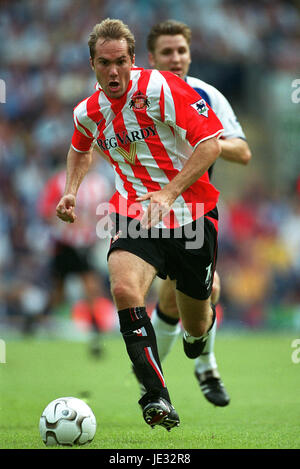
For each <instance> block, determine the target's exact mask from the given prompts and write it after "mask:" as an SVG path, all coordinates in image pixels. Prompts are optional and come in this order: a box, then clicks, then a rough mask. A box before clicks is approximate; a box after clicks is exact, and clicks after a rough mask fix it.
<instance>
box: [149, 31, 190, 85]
mask: <svg viewBox="0 0 300 469" xmlns="http://www.w3.org/2000/svg"><path fill="white" fill-rule="evenodd" d="M149 63H150V65H151V67H153V68H157V69H158V70H162V71H168V72H173V73H175V74H176V75H178V76H179V77H180V78H184V77H185V76H186V75H187V72H188V69H189V66H190V63H191V54H190V48H189V45H188V43H187V42H186V39H185V37H184V36H183V35H182V34H176V35H175V36H170V35H162V36H159V37H158V38H157V40H156V43H155V50H154V53H153V54H152V53H151V52H149Z"/></svg>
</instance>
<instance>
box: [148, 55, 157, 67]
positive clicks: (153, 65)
mask: <svg viewBox="0 0 300 469" xmlns="http://www.w3.org/2000/svg"><path fill="white" fill-rule="evenodd" d="M148 62H149V64H150V66H151V67H152V68H155V62H154V56H153V54H152V52H148Z"/></svg>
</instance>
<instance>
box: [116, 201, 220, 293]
mask: <svg viewBox="0 0 300 469" xmlns="http://www.w3.org/2000/svg"><path fill="white" fill-rule="evenodd" d="M112 220H113V223H114V230H113V233H112V240H111V245H110V249H109V251H108V255H107V257H109V255H110V253H111V252H112V251H114V250H116V249H122V250H124V251H128V252H131V253H132V254H135V255H136V256H138V257H140V258H142V259H143V260H144V261H146V262H148V263H149V264H151V265H153V266H154V267H155V268H156V269H157V275H158V276H159V277H160V278H162V279H165V278H166V277H167V276H169V277H170V278H171V280H174V279H176V288H177V289H178V290H180V291H181V292H182V293H184V294H186V295H188V296H190V297H192V298H196V299H199V300H206V299H207V298H208V297H209V296H210V294H211V290H212V283H213V282H212V281H213V276H214V271H215V266H216V261H217V249H218V243H217V236H218V233H217V228H216V227H217V220H218V211H217V208H215V209H213V210H212V211H211V212H209V213H207V214H206V215H205V216H204V217H203V218H202V220H201V223H200V225H199V224H198V225H196V223H197V221H196V222H193V223H192V224H191V225H190V226H189V227H188V226H187V225H186V226H185V227H182V228H176V229H175V230H169V234H170V236H169V237H168V238H165V233H164V236H163V234H162V232H163V231H164V230H161V229H160V230H159V229H157V230H156V236H155V237H153V236H152V237H150V236H149V234H148V236H146V235H147V232H148V230H142V229H141V228H140V225H139V223H138V222H137V220H134V222H135V223H136V227H137V228H139V230H137V231H140V236H138V237H136V232H135V236H134V237H132V235H131V234H130V230H129V229H127V231H126V229H125V230H124V226H125V225H124V223H125V224H126V226H127V227H128V226H129V224H130V222H131V221H132V219H131V218H125V217H122V216H120V215H118V214H112ZM198 226H199V227H200V228H199V229H202V230H203V233H202V239H203V243H201V244H202V245H201V246H200V247H196V248H188V249H187V243H189V245H191V244H190V243H193V239H192V238H190V236H189V237H187V236H186V235H185V233H187V232H188V233H191V232H194V233H195V232H196V229H195V228H196V227H198ZM183 228H185V229H184V230H183ZM188 228H190V230H189V231H188ZM178 230H180V233H179V231H178ZM124 232H125V233H124ZM128 232H129V233H128ZM195 236H196V235H195ZM195 245H197V244H196V243H195Z"/></svg>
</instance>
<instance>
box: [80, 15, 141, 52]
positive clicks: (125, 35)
mask: <svg viewBox="0 0 300 469" xmlns="http://www.w3.org/2000/svg"><path fill="white" fill-rule="evenodd" d="M100 37H101V38H103V39H106V40H108V41H111V40H115V39H117V40H119V39H125V40H126V42H127V45H128V53H129V55H130V58H131V60H133V57H134V50H135V39H134V36H133V34H132V32H131V31H130V29H129V28H128V26H127V25H126V24H124V23H123V21H121V20H116V19H110V18H106V19H105V20H103V21H101V23H98V24H96V25H95V26H94V28H93V31H92V32H91V34H90V36H89V41H88V45H89V48H90V56H91V58H92V59H94V57H95V47H96V42H97V41H98V39H99V38H100Z"/></svg>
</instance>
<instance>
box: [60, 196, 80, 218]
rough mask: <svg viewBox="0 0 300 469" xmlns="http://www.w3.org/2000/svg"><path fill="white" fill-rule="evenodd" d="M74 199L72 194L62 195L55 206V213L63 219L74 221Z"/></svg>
mask: <svg viewBox="0 0 300 469" xmlns="http://www.w3.org/2000/svg"><path fill="white" fill-rule="evenodd" d="M75 204H76V199H75V196H74V195H72V194H67V195H64V196H63V197H62V198H61V199H60V201H59V203H58V204H57V207H56V215H57V216H58V218H60V219H61V220H63V221H66V222H68V223H74V221H75V220H76V218H77V216H76V215H75Z"/></svg>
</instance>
